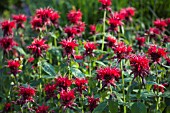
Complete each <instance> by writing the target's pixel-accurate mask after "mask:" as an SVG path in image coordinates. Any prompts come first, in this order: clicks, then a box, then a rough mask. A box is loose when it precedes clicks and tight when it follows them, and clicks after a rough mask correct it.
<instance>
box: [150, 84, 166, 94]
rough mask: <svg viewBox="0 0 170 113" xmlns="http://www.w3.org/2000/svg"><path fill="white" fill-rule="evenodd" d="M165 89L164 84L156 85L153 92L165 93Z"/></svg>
mask: <svg viewBox="0 0 170 113" xmlns="http://www.w3.org/2000/svg"><path fill="white" fill-rule="evenodd" d="M164 89H165V86H164V84H161V85H157V84H154V85H153V90H154V91H158V92H162V93H164Z"/></svg>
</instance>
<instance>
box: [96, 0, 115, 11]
mask: <svg viewBox="0 0 170 113" xmlns="http://www.w3.org/2000/svg"><path fill="white" fill-rule="evenodd" d="M99 2H100V3H101V4H102V7H101V8H100V9H101V10H108V11H110V10H111V8H110V6H111V5H112V1H111V0H99Z"/></svg>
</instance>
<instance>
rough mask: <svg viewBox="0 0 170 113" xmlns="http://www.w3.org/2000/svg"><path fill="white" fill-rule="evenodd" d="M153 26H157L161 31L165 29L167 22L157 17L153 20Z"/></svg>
mask: <svg viewBox="0 0 170 113" xmlns="http://www.w3.org/2000/svg"><path fill="white" fill-rule="evenodd" d="M154 26H155V27H157V28H158V29H159V30H161V31H163V30H165V27H167V24H166V21H165V20H163V19H157V20H155V21H154Z"/></svg>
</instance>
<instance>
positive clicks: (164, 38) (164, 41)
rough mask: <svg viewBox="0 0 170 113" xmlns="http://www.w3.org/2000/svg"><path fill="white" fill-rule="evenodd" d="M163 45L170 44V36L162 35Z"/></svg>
mask: <svg viewBox="0 0 170 113" xmlns="http://www.w3.org/2000/svg"><path fill="white" fill-rule="evenodd" d="M163 43H170V36H167V35H164V36H163Z"/></svg>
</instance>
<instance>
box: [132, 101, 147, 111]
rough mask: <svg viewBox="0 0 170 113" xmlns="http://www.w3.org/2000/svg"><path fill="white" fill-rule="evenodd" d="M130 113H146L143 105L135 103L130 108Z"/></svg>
mask: <svg viewBox="0 0 170 113" xmlns="http://www.w3.org/2000/svg"><path fill="white" fill-rule="evenodd" d="M131 113H147V109H146V106H145V104H143V103H141V102H136V103H134V104H133V105H132V106H131Z"/></svg>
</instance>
